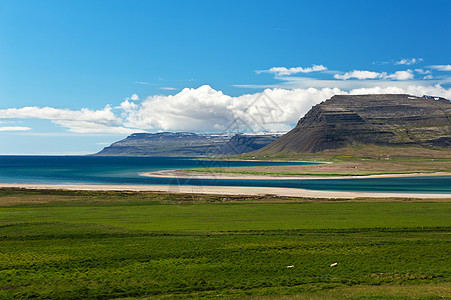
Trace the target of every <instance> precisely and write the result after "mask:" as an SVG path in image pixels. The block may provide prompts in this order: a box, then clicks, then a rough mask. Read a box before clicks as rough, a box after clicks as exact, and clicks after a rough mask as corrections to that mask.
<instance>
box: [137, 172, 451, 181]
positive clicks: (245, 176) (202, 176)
mask: <svg viewBox="0 0 451 300" xmlns="http://www.w3.org/2000/svg"><path fill="white" fill-rule="evenodd" d="M139 175H141V176H146V177H164V178H195V179H255V180H265V179H269V180H286V179H359V178H393V177H415V176H446V175H451V173H447V172H435V173H408V174H377V175H355V176H354V175H349V176H309V175H308V176H298V175H293V176H283V175H280V176H279V175H252V174H238V173H215V172H206V173H204V172H187V171H184V170H164V171H153V172H144V173H140V174H139Z"/></svg>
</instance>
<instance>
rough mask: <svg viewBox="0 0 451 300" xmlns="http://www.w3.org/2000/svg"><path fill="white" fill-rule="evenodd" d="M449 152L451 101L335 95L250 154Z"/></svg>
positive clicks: (395, 96) (450, 144) (391, 95)
mask: <svg viewBox="0 0 451 300" xmlns="http://www.w3.org/2000/svg"><path fill="white" fill-rule="evenodd" d="M368 144H372V145H380V146H421V147H428V148H450V147H451V102H450V101H449V100H447V99H444V98H439V97H431V96H423V97H415V96H411V95H398V94H378V95H352V96H349V95H337V96H333V97H332V98H331V99H328V100H326V101H324V102H322V103H320V104H318V105H316V106H314V107H313V108H312V109H311V110H310V111H309V112H308V113H307V114H306V115H305V116H304V117H303V118H301V119H300V120H299V122H298V123H297V125H296V127H295V128H294V129H293V130H291V131H289V132H288V133H286V134H285V135H284V136H282V137H281V138H279V139H277V140H276V141H274V142H273V143H271V144H269V145H267V146H265V147H263V148H261V149H260V150H258V151H255V152H253V154H290V153H291V154H294V153H316V152H320V151H323V150H327V149H338V148H343V147H347V146H356V145H368Z"/></svg>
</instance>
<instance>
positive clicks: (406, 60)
mask: <svg viewBox="0 0 451 300" xmlns="http://www.w3.org/2000/svg"><path fill="white" fill-rule="evenodd" d="M422 61H423V59H422V58H403V59H401V60H400V61H397V62H395V65H413V64H416V63H419V62H422Z"/></svg>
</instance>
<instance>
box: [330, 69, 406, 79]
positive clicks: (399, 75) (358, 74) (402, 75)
mask: <svg viewBox="0 0 451 300" xmlns="http://www.w3.org/2000/svg"><path fill="white" fill-rule="evenodd" d="M334 78H335V79H342V80H348V79H351V78H356V79H359V80H365V79H391V80H409V79H413V72H412V70H407V71H396V72H395V73H393V74H387V73H386V72H382V73H379V72H372V71H362V70H354V71H351V72H346V73H344V74H335V75H334Z"/></svg>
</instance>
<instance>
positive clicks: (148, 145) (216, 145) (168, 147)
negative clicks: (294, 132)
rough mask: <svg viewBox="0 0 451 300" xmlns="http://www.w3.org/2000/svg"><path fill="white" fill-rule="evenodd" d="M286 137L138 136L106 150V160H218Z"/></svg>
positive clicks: (148, 134)
mask: <svg viewBox="0 0 451 300" xmlns="http://www.w3.org/2000/svg"><path fill="white" fill-rule="evenodd" d="M280 136H282V133H270V134H266V133H264V134H206V133H202V134H199V133H191V132H176V133H173V132H161V133H134V134H132V135H130V136H128V137H127V138H125V139H123V140H121V141H118V142H115V143H113V144H112V145H111V146H109V147H105V148H104V149H103V150H102V151H100V152H99V153H97V154H95V155H102V156H192V157H198V156H215V155H237V154H242V153H247V152H251V151H255V150H258V149H260V148H262V147H264V146H266V145H268V144H269V143H271V142H273V141H275V140H276V139H277V138H279V137H280Z"/></svg>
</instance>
